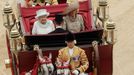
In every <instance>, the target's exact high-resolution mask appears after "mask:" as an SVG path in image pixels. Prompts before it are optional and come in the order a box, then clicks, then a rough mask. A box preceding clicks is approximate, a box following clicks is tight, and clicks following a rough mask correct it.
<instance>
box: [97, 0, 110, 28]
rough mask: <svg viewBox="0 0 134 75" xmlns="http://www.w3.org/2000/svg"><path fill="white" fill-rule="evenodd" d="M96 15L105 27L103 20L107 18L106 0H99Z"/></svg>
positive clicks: (107, 7)
mask: <svg viewBox="0 0 134 75" xmlns="http://www.w3.org/2000/svg"><path fill="white" fill-rule="evenodd" d="M97 11H98V13H99V14H98V17H99V19H100V20H101V21H102V26H103V28H104V27H105V21H106V20H107V19H108V18H109V6H108V2H107V0H99V7H98V8H97Z"/></svg>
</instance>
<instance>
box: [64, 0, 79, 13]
mask: <svg viewBox="0 0 134 75" xmlns="http://www.w3.org/2000/svg"><path fill="white" fill-rule="evenodd" d="M78 8H79V2H78V0H74V1H73V2H72V3H70V4H68V7H67V8H66V9H65V11H64V12H63V14H68V13H69V12H71V11H73V10H76V9H78Z"/></svg>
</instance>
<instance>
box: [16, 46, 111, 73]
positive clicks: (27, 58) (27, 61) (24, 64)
mask: <svg viewBox="0 0 134 75" xmlns="http://www.w3.org/2000/svg"><path fill="white" fill-rule="evenodd" d="M83 49H84V50H85V52H86V54H87V57H88V60H89V63H90V65H89V68H88V70H87V71H86V72H92V71H93V70H92V51H93V48H92V47H87V46H86V47H83ZM112 49H113V45H103V46H99V50H98V51H99V61H98V64H97V65H98V67H97V70H98V74H97V75H112V65H113V64H112ZM49 53H52V62H53V64H54V63H55V60H56V57H57V55H58V49H57V50H46V51H43V54H44V55H46V56H48V55H49ZM36 59H37V53H36V52H35V51H24V52H19V53H18V62H19V65H18V68H19V73H20V74H21V73H23V72H26V71H29V70H31V69H32V68H33V66H34V64H35V62H36Z"/></svg>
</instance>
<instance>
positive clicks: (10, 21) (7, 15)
mask: <svg viewBox="0 0 134 75" xmlns="http://www.w3.org/2000/svg"><path fill="white" fill-rule="evenodd" d="M16 24H17V22H16V18H15V15H14V13H13V10H12V7H11V6H10V5H9V3H8V2H7V3H6V4H5V7H4V9H3V25H4V26H5V28H6V29H7V30H8V35H9V39H10V45H11V50H15V49H17V48H16V47H17V46H16V45H17V42H16V39H17V38H18V37H19V36H20V34H19V32H18V30H17V28H16V29H15V28H13V27H14V26H15V25H16Z"/></svg>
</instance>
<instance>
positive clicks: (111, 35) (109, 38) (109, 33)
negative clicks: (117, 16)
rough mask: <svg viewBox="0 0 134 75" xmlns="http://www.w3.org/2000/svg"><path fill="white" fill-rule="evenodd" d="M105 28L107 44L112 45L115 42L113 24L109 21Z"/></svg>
mask: <svg viewBox="0 0 134 75" xmlns="http://www.w3.org/2000/svg"><path fill="white" fill-rule="evenodd" d="M106 27H107V42H108V43H110V44H114V43H115V41H116V37H115V23H114V22H113V21H112V20H111V19H110V20H108V21H107V22H106Z"/></svg>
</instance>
